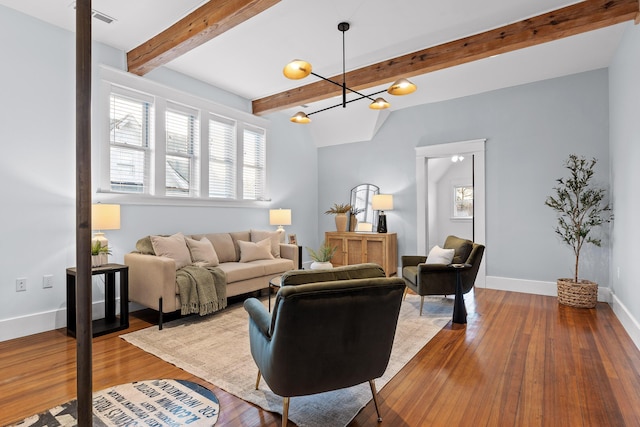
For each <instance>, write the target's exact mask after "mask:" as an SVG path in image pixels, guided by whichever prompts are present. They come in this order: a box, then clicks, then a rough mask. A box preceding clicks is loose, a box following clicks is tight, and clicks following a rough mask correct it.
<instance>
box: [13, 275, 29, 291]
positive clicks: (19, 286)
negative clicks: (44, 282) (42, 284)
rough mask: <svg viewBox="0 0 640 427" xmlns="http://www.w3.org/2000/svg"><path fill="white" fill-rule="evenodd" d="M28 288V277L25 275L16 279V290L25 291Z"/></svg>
mask: <svg viewBox="0 0 640 427" xmlns="http://www.w3.org/2000/svg"><path fill="white" fill-rule="evenodd" d="M26 290H27V279H26V278H24V277H21V278H18V279H16V292H23V291H26Z"/></svg>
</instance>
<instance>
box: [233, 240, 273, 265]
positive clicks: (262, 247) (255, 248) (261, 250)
mask: <svg viewBox="0 0 640 427" xmlns="http://www.w3.org/2000/svg"><path fill="white" fill-rule="evenodd" d="M238 245H239V247H240V262H249V261H255V260H258V259H273V255H272V254H271V239H270V238H266V239H264V240H261V241H259V242H258V243H253V242H245V241H242V240H238Z"/></svg>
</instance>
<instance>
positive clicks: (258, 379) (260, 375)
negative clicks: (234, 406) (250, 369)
mask: <svg viewBox="0 0 640 427" xmlns="http://www.w3.org/2000/svg"><path fill="white" fill-rule="evenodd" d="M260 377H262V374H261V373H260V370H258V378H257V379H256V390H257V389H258V387H260Z"/></svg>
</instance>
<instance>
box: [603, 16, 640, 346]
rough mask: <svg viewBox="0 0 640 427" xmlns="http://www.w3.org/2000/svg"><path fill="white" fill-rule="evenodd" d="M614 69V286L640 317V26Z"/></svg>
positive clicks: (632, 28)
mask: <svg viewBox="0 0 640 427" xmlns="http://www.w3.org/2000/svg"><path fill="white" fill-rule="evenodd" d="M609 75H610V86H609V91H610V103H611V107H610V108H611V139H610V144H611V165H612V166H611V181H612V184H613V188H614V191H613V211H614V215H615V220H614V223H613V253H612V261H611V267H612V268H611V272H612V275H611V276H612V277H611V288H612V290H613V292H614V294H615V296H616V297H617V298H618V300H619V301H620V303H621V304H623V305H624V307H626V310H628V311H629V312H630V313H631V315H632V316H633V317H634V318H635V319H636V322H638V321H639V320H640V281H639V280H638V273H637V271H636V270H635V263H636V262H637V260H638V259H639V258H640V247H639V246H638V242H640V226H639V225H638V224H639V222H638V212H640V199H638V197H637V189H636V186H637V185H638V183H640V167H639V166H638V159H640V126H639V123H640V26H638V25H633V24H632V23H629V24H627V28H626V31H625V33H624V36H623V39H622V43H621V45H620V48H619V49H618V52H617V53H616V55H615V57H614V60H613V63H612V65H611V67H610V72H609ZM618 271H619V274H618ZM637 327H638V326H637V323H636V328H637ZM639 338H640V337H639ZM639 342H640V341H637V343H639ZM638 345H639V346H640V344H638Z"/></svg>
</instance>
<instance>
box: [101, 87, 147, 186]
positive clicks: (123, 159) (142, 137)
mask: <svg viewBox="0 0 640 427" xmlns="http://www.w3.org/2000/svg"><path fill="white" fill-rule="evenodd" d="M109 104H110V108H109V112H110V114H109V144H110V165H111V168H110V183H111V190H112V191H122V192H128V193H148V192H149V173H150V158H149V157H150V156H149V142H150V134H151V128H150V123H151V120H152V115H153V114H152V113H153V106H152V104H151V103H150V102H149V101H147V100H144V99H136V98H131V97H127V96H124V95H120V94H117V93H112V94H111V97H110V102H109Z"/></svg>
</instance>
